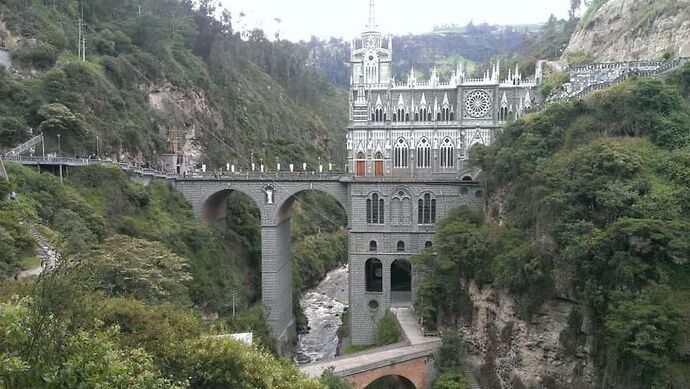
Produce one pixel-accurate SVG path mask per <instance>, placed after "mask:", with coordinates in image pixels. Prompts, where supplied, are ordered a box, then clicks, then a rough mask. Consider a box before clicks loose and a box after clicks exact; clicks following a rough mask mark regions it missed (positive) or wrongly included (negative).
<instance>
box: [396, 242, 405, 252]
mask: <svg viewBox="0 0 690 389" xmlns="http://www.w3.org/2000/svg"><path fill="white" fill-rule="evenodd" d="M398 251H405V242H403V241H402V240H399V241H398Z"/></svg>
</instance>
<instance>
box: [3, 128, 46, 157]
mask: <svg viewBox="0 0 690 389" xmlns="http://www.w3.org/2000/svg"><path fill="white" fill-rule="evenodd" d="M40 143H43V134H38V135H36V136H35V137H33V138H31V139H29V140H28V141H26V142H24V143H22V144H20V145H19V146H17V147H15V148H13V149H12V150H10V151H8V152H7V153H5V158H8V157H10V156H15V155H20V154H21V153H23V152H25V151H31V148H32V147H34V146H36V145H38V144H40Z"/></svg>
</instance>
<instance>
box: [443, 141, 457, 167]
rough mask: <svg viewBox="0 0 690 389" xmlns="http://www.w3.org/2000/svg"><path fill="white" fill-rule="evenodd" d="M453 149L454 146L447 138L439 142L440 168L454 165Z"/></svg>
mask: <svg viewBox="0 0 690 389" xmlns="http://www.w3.org/2000/svg"><path fill="white" fill-rule="evenodd" d="M454 151H455V146H454V145H453V142H451V140H450V139H449V138H446V139H444V140H443V143H441V168H449V167H453V165H454V161H453V158H454V154H455V153H454Z"/></svg>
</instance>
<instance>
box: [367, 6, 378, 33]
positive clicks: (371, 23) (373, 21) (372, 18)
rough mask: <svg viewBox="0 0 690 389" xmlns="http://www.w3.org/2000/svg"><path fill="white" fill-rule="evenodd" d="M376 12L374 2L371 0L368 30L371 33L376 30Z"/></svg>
mask: <svg viewBox="0 0 690 389" xmlns="http://www.w3.org/2000/svg"><path fill="white" fill-rule="evenodd" d="M374 11H375V6H374V0H369V24H368V25H367V28H368V29H369V31H374V30H376V17H375V15H374Z"/></svg>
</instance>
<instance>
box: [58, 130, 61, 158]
mask: <svg viewBox="0 0 690 389" xmlns="http://www.w3.org/2000/svg"><path fill="white" fill-rule="evenodd" d="M57 138H58V157H61V156H62V144H61V143H60V138H62V134H57Z"/></svg>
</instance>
